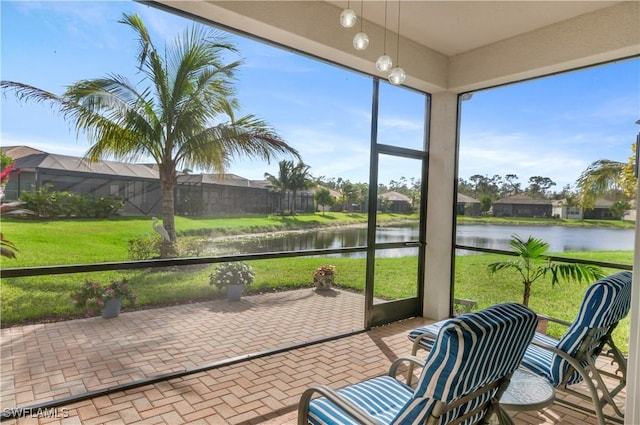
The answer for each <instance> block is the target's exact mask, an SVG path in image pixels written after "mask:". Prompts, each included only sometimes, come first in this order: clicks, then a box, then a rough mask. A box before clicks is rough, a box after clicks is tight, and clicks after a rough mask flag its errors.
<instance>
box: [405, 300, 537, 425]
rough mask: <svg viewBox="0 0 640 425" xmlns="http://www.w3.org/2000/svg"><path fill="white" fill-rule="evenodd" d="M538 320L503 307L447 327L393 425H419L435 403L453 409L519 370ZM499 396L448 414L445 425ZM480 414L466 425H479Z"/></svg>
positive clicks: (520, 308) (528, 312)
mask: <svg viewBox="0 0 640 425" xmlns="http://www.w3.org/2000/svg"><path fill="white" fill-rule="evenodd" d="M536 323H537V317H536V315H535V313H533V312H532V311H531V310H529V309H528V308H526V307H524V306H522V305H520V304H515V303H509V304H500V305H496V306H492V307H489V308H487V309H485V310H482V311H479V312H476V313H468V314H464V315H462V316H458V317H456V318H453V319H450V320H448V321H446V322H445V323H444V325H443V326H442V328H441V330H440V332H439V333H438V337H437V338H436V340H435V343H434V346H433V349H432V350H431V351H430V352H429V355H428V356H427V359H426V361H425V365H424V368H423V370H422V373H421V375H420V380H419V381H418V386H417V388H416V393H415V397H414V399H413V400H412V401H411V403H409V404H407V405H406V406H405V407H404V408H403V409H402V410H401V411H400V413H399V414H398V416H397V417H396V418H395V420H394V422H393V423H394V424H419V423H422V422H423V421H424V420H425V418H426V417H427V415H428V412H429V411H430V410H429V409H425V406H429V405H428V404H427V403H428V402H432V399H435V400H439V401H442V402H444V403H447V404H448V403H451V402H453V401H454V400H457V399H459V398H460V397H462V396H464V395H466V394H469V393H471V392H472V391H475V390H477V389H478V388H480V387H482V386H485V385H487V384H488V383H490V382H493V381H494V380H496V379H498V378H500V377H502V376H504V375H506V374H507V373H511V372H513V371H514V370H516V369H517V368H518V365H519V364H520V361H521V360H522V356H523V355H524V352H525V349H526V347H527V346H528V345H529V343H530V342H531V339H532V337H533V334H534V332H535V327H536ZM494 395H495V391H494V392H489V393H486V394H485V395H484V396H482V397H481V399H480V400H479V399H475V400H472V401H470V402H469V403H467V404H465V405H462V406H460V407H459V408H457V409H455V410H453V411H451V412H448V413H447V414H446V416H445V417H444V418H443V419H442V421H441V422H442V423H446V422H448V421H449V420H450V419H451V418H454V417H459V416H460V415H462V414H464V413H466V412H468V411H470V410H471V409H473V408H474V407H475V406H477V405H478V404H479V403H480V402H483V401H486V400H488V399H489V398H491V397H493V396H494ZM484 413H485V412H479V413H478V414H477V415H476V416H474V417H472V418H469V419H468V420H467V421H465V422H464V424H471V423H474V422H475V421H477V420H478V419H479V418H480V417H481V416H482V415H484Z"/></svg>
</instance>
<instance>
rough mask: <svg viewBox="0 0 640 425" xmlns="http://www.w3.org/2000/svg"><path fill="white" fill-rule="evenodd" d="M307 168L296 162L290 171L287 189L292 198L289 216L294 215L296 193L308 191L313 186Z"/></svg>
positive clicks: (303, 164)
mask: <svg viewBox="0 0 640 425" xmlns="http://www.w3.org/2000/svg"><path fill="white" fill-rule="evenodd" d="M309 168H310V167H309V166H308V165H307V164H305V163H303V162H298V164H297V165H296V166H295V167H293V168H292V169H291V180H290V181H289V189H290V190H291V197H292V198H293V205H292V207H291V215H295V214H296V196H297V195H298V191H299V190H304V189H309V188H310V187H312V186H314V185H315V183H314V182H313V178H312V177H311V174H310V173H309Z"/></svg>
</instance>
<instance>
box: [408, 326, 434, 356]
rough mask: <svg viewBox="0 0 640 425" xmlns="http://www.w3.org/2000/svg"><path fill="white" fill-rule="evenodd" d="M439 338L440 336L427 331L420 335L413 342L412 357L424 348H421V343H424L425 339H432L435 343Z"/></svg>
mask: <svg viewBox="0 0 640 425" xmlns="http://www.w3.org/2000/svg"><path fill="white" fill-rule="evenodd" d="M437 337H438V336H437V335H436V334H434V333H432V332H429V331H425V332H424V333H421V334H420V335H418V336H417V337H416V339H415V340H413V346H412V347H411V355H412V356H415V355H416V353H417V352H418V350H419V349H420V348H422V347H421V346H420V341H422V340H423V339H432V340H433V341H434V342H435V340H436V338H437Z"/></svg>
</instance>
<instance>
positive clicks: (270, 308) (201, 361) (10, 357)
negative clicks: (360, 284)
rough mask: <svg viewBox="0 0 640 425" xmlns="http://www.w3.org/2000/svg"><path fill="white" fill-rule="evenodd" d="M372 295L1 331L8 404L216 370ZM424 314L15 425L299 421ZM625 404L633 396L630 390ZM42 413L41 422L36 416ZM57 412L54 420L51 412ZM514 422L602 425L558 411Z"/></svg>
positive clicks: (398, 345)
mask: <svg viewBox="0 0 640 425" xmlns="http://www.w3.org/2000/svg"><path fill="white" fill-rule="evenodd" d="M362 317H363V298H362V295H360V294H354V293H351V292H347V291H342V290H337V291H332V292H330V293H324V294H322V293H316V291H315V290H313V289H303V290H297V291H290V292H280V293H271V294H263V295H256V296H250V297H245V298H243V301H241V302H239V303H227V302H226V301H211V302H205V303H198V304H190V305H183V306H175V307H168V308H162V309H152V310H144V311H134V312H127V313H122V314H121V315H120V316H119V317H117V318H114V319H102V318H90V319H81V320H72V321H67V322H58V323H49V324H42V325H30V326H23V327H14V328H7V329H2V333H1V336H2V393H1V395H2V399H1V403H2V408H3V409H8V408H14V407H16V405H17V406H21V407H26V406H32V405H34V404H36V403H39V402H43V401H50V400H53V399H60V398H64V397H69V396H72V395H81V394H83V393H86V392H87V391H95V390H98V389H105V388H108V387H112V386H114V385H118V384H123V383H127V382H131V381H135V380H140V379H144V378H150V377H154V376H157V375H160V374H164V373H168V372H176V371H181V370H184V369H188V368H194V367H199V366H203V365H208V364H213V363H216V362H219V361H221V360H224V359H228V358H231V357H238V356H239V358H238V360H241V358H242V356H245V355H247V354H250V353H257V352H260V351H263V350H266V349H272V348H277V347H285V346H287V345H289V344H292V343H299V342H303V341H308V340H313V339H316V338H319V337H322V336H329V335H333V334H337V333H343V332H349V331H352V330H356V329H359V328H361V327H362V320H363V319H362ZM427 322H428V320H427V319H423V318H415V319H410V320H406V321H402V322H397V323H394V324H392V325H387V326H382V327H379V328H375V329H373V330H371V331H369V332H366V333H359V334H355V335H352V336H349V337H345V338H340V339H335V340H331V341H328V342H323V343H320V344H312V345H308V346H304V347H301V348H295V349H292V350H288V351H285V352H281V353H277V354H272V355H267V356H263V357H259V358H254V359H252V360H246V361H238V362H236V363H233V364H230V365H226V366H222V367H216V368H213V369H210V370H207V371H201V372H197V373H193V374H189V375H186V376H181V377H178V378H173V379H170V380H166V381H162V382H157V383H153V384H148V385H144V386H140V387H138V388H133V389H127V390H124V391H115V392H112V393H110V394H107V395H100V396H96V397H92V398H90V399H87V400H83V401H77V402H68V403H63V404H62V405H61V406H59V407H56V408H50V409H48V410H45V411H41V412H38V411H32V412H30V414H27V415H26V417H24V418H20V419H11V420H8V421H6V422H5V423H8V424H21V425H22V424H31V423H34V424H35V423H42V424H45V423H46V424H49V423H51V424H64V425H69V424H133V423H141V424H181V423H195V424H221V425H226V424H243V425H254V424H264V425H267V424H268V425H285V424H286V425H289V424H295V421H296V413H295V409H296V406H297V402H298V400H299V397H300V395H301V394H302V392H303V391H304V390H305V389H306V388H308V387H309V386H312V385H329V386H331V387H334V388H339V387H341V386H344V385H347V384H351V383H355V382H359V381H361V380H363V379H367V378H370V377H374V376H378V375H381V374H384V373H385V372H386V371H387V370H388V367H389V364H390V362H391V361H392V360H393V359H395V358H397V357H398V356H402V355H406V354H408V352H409V351H410V343H409V341H408V339H407V337H406V334H407V332H408V331H409V330H410V329H412V328H414V327H416V326H419V325H422V324H424V323H427ZM620 398H621V402H622V403H623V402H624V394H622V395H621V397H620ZM38 415H40V416H41V417H40V418H38V417H37V416H38ZM42 416H48V417H42ZM515 420H516V424H518V425H523V424H557V423H566V424H578V423H580V424H595V423H596V419H595V417H593V416H589V415H586V414H583V413H577V412H574V411H572V410H569V409H566V408H564V407H560V406H558V405H555V404H554V405H552V406H551V407H550V408H547V409H545V410H543V411H540V412H536V411H534V412H523V413H519V414H517V415H515Z"/></svg>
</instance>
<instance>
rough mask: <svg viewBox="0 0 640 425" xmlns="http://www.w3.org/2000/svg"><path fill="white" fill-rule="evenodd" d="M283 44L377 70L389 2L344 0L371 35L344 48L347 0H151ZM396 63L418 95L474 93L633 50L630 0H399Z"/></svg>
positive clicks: (638, 49) (392, 10) (391, 37)
mask: <svg viewBox="0 0 640 425" xmlns="http://www.w3.org/2000/svg"><path fill="white" fill-rule="evenodd" d="M157 3H162V4H164V5H166V6H169V7H170V8H173V9H176V10H178V11H183V12H187V13H189V14H191V15H194V16H197V17H201V18H203V19H204V20H206V21H210V22H213V23H217V24H221V25H223V26H226V27H228V28H230V29H231V28H232V29H235V30H238V31H241V32H244V33H247V34H249V35H253V36H256V37H258V38H262V39H265V40H268V41H272V42H275V43H277V44H280V45H282V46H285V47H290V48H292V49H295V50H298V51H301V52H305V53H308V54H311V55H313V56H316V57H319V58H322V59H326V60H328V61H331V62H335V63H338V64H342V65H344V66H347V67H349V68H352V69H356V70H359V71H362V72H365V73H368V74H372V75H376V70H375V66H374V65H373V63H374V62H375V59H376V58H377V56H379V55H380V54H382V51H383V50H384V47H383V39H384V11H385V4H386V6H387V28H388V33H387V39H388V42H387V49H386V50H387V53H388V54H390V55H391V56H392V57H394V58H395V31H396V27H397V24H396V18H397V10H398V2H397V1H395V0H389V1H388V2H384V1H378V0H365V1H364V2H363V3H361V2H359V1H357V0H352V1H351V2H350V6H351V8H353V9H354V10H356V12H357V13H358V15H360V7H361V6H362V7H363V14H364V17H365V22H364V30H365V32H367V33H368V34H369V36H370V38H371V45H370V46H369V48H368V49H367V50H365V51H356V50H355V49H353V47H352V45H351V39H352V37H353V35H354V34H355V33H356V32H357V31H358V29H359V27H358V25H356V27H357V28H351V29H344V28H342V27H340V25H339V23H338V16H339V14H340V11H341V10H342V9H344V8H346V7H347V1H346V0H341V1H336V0H331V1H321V0H307V1H305V0H282V1H270V0H262V1H260V0H258V1H256V0H235V1H211V0H203V1H195V0H191V1H188V0H183V1H159V2H157ZM400 7H401V23H400V34H401V36H402V37H401V41H400V65H401V66H402V67H403V68H405V70H406V71H407V74H408V78H407V81H406V83H405V84H406V85H408V86H411V87H414V88H417V89H419V90H423V91H426V92H431V93H434V92H438V91H443V90H453V91H456V92H462V91H469V90H476V89H480V88H484V87H489V86H492V85H497V84H504V83H509V82H513V81H518V80H521V79H525V78H533V77H536V76H541V75H546V74H550V73H554V72H560V71H564V70H568V69H572V68H576V67H583V66H589V65H593V64H597V63H602V62H606V61H611V60H616V59H621V58H626V57H630V56H634V55H639V54H640V2H638V1H588V0H587V1H582V0H569V1H522V0H512V1H456V0H447V1H416V0H402V2H401V4H400Z"/></svg>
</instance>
